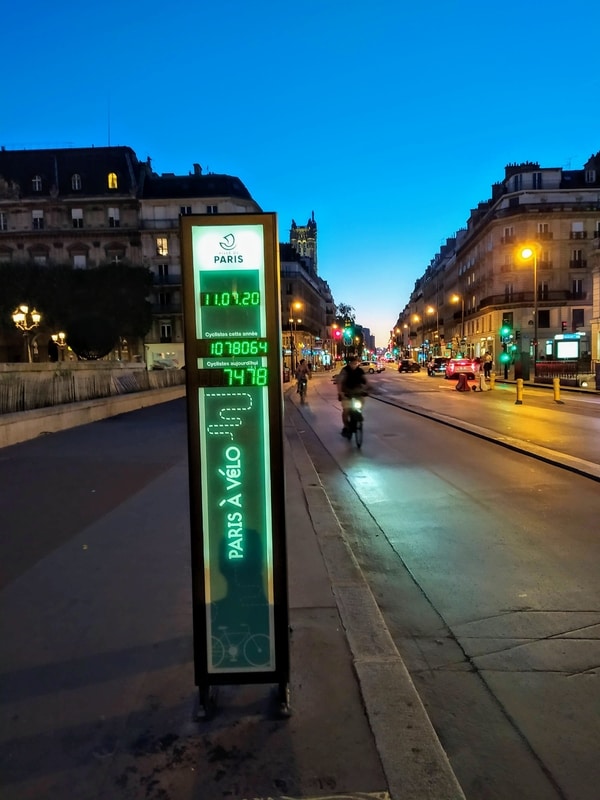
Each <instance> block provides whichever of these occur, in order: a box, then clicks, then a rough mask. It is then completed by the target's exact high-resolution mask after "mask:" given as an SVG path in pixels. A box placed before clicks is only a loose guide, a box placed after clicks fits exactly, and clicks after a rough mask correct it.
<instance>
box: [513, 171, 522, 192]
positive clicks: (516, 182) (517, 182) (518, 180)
mask: <svg viewBox="0 0 600 800" xmlns="http://www.w3.org/2000/svg"><path fill="white" fill-rule="evenodd" d="M522 186H523V176H522V175H514V176H513V192H518V191H519V190H520V189H521V187H522Z"/></svg>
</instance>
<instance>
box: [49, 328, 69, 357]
mask: <svg viewBox="0 0 600 800" xmlns="http://www.w3.org/2000/svg"><path fill="white" fill-rule="evenodd" d="M51 339H52V341H53V342H54V344H55V345H56V347H57V348H58V360H59V361H64V360H65V348H66V346H67V334H66V333H63V332H62V331H61V332H59V333H53V334H52V336H51Z"/></svg>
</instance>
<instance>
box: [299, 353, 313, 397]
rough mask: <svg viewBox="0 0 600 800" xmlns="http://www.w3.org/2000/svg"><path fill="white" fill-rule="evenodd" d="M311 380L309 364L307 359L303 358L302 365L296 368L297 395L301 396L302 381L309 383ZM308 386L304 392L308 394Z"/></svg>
mask: <svg viewBox="0 0 600 800" xmlns="http://www.w3.org/2000/svg"><path fill="white" fill-rule="evenodd" d="M309 378H310V369H309V366H308V364H307V363H306V359H305V358H302V359H301V360H300V363H299V364H298V366H297V367H296V381H297V385H296V394H301V391H300V389H301V388H302V386H301V384H302V381H308V379H309ZM306 388H307V387H306V386H305V387H304V391H305V392H306Z"/></svg>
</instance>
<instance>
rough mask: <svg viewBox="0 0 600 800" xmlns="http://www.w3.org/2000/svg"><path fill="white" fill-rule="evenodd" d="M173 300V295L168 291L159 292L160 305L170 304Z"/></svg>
mask: <svg viewBox="0 0 600 800" xmlns="http://www.w3.org/2000/svg"><path fill="white" fill-rule="evenodd" d="M170 302H171V295H170V294H169V293H168V292H159V293H158V305H159V306H168V305H169V303H170Z"/></svg>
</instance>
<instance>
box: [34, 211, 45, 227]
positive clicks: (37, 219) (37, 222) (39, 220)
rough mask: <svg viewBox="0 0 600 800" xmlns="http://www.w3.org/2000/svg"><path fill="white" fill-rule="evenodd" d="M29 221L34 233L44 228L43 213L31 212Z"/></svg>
mask: <svg viewBox="0 0 600 800" xmlns="http://www.w3.org/2000/svg"><path fill="white" fill-rule="evenodd" d="M31 221H32V223H33V230H34V231H41V230H42V229H43V227H44V212H43V211H32V212H31Z"/></svg>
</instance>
